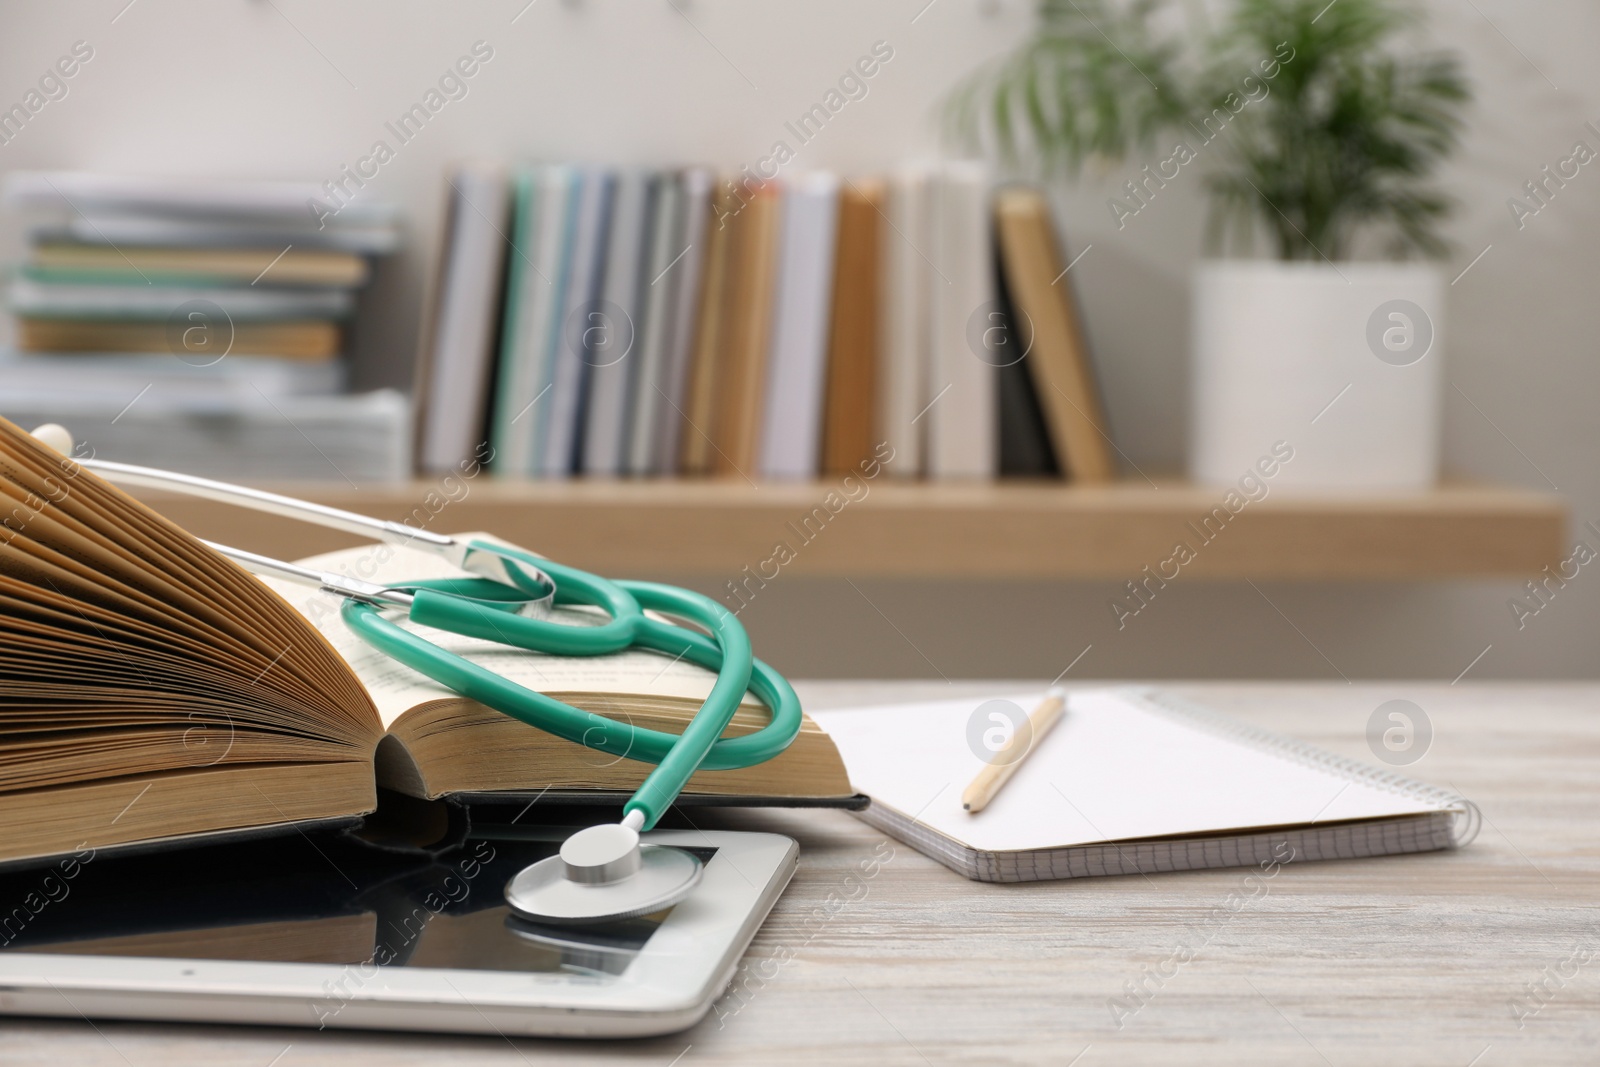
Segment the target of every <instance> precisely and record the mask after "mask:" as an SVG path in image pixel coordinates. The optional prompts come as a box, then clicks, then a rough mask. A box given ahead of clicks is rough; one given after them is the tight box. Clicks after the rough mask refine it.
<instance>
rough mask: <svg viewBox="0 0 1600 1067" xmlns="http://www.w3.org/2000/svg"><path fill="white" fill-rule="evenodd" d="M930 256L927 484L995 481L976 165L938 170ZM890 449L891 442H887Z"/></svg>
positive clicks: (983, 228) (983, 209)
mask: <svg viewBox="0 0 1600 1067" xmlns="http://www.w3.org/2000/svg"><path fill="white" fill-rule="evenodd" d="M931 199H932V205H931V206H932V216H933V221H932V227H931V229H932V235H931V236H932V240H931V242H930V247H931V251H930V252H929V256H930V257H931V258H932V261H933V270H934V272H935V274H936V275H937V280H938V282H939V283H941V284H937V285H934V286H933V308H932V312H931V314H930V316H929V317H930V320H931V323H932V343H931V345H930V347H931V349H932V353H931V359H930V361H929V365H930V367H931V375H930V377H929V379H928V387H929V389H930V391H931V393H932V395H931V396H930V397H929V398H928V401H927V405H928V406H927V408H926V415H925V417H926V418H927V420H928V462H927V469H928V477H930V478H933V479H936V480H947V479H956V480H968V479H992V478H993V477H994V476H995V474H996V472H997V469H998V462H997V461H998V459H999V456H998V452H999V437H998V427H997V418H998V413H997V411H996V378H997V375H996V368H995V366H994V364H993V363H991V362H990V361H989V357H988V354H987V352H986V351H985V350H984V349H983V347H982V345H981V343H979V342H978V341H977V340H975V338H974V336H973V335H974V320H975V319H977V320H978V321H979V325H978V327H977V332H978V335H979V337H981V332H982V329H983V327H982V325H981V323H982V316H984V315H985V314H987V313H988V311H990V310H991V309H992V308H993V306H994V285H993V274H992V267H991V262H992V261H991V259H990V255H991V253H990V237H989V235H990V225H991V224H990V216H989V188H988V176H987V174H986V173H985V171H984V169H983V167H982V165H981V164H978V163H967V162H951V163H944V164H942V165H941V166H940V167H939V169H938V171H937V172H936V173H935V175H934V178H933V189H932V198H931ZM891 443H892V442H891Z"/></svg>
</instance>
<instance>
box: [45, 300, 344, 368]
mask: <svg viewBox="0 0 1600 1067" xmlns="http://www.w3.org/2000/svg"><path fill="white" fill-rule="evenodd" d="M191 330H199V331H206V332H210V333H211V334H212V335H213V336H212V337H211V338H210V339H209V340H208V341H207V343H206V345H205V347H214V348H215V349H216V354H215V357H214V362H213V359H211V358H207V356H208V355H210V354H209V353H206V352H205V351H204V350H203V349H200V350H196V349H197V348H199V343H198V342H197V340H196V336H195V334H194V333H189V336H188V337H187V338H186V337H183V336H182V335H183V334H184V333H185V332H187V331H191ZM175 333H176V334H177V335H178V336H177V337H176V338H175V337H174V334H175ZM342 337H343V331H342V330H341V329H340V327H339V325H338V323H335V322H324V321H318V320H315V319H313V320H309V321H295V320H288V321H267V322H251V321H249V320H239V321H231V320H220V321H219V320H217V319H216V318H215V316H214V315H212V316H206V315H204V314H203V313H202V315H201V316H200V317H199V318H197V319H193V320H189V323H188V324H187V325H186V324H183V323H180V324H178V325H177V326H176V327H174V326H173V325H172V324H170V323H167V322H161V321H144V322H138V321H128V320H111V321H108V322H96V321H91V320H84V319H55V318H49V319H45V318H25V319H18V320H17V347H18V348H21V349H23V350H24V351H27V352H39V353H51V354H52V355H54V356H66V355H69V354H70V356H71V358H70V359H63V360H61V362H62V363H63V364H65V365H66V366H69V367H71V366H80V367H81V366H82V365H83V362H82V358H81V354H84V353H106V352H151V353H154V352H161V353H165V354H166V355H167V358H168V359H171V358H172V356H173V355H174V354H176V353H177V352H184V354H185V355H188V354H189V353H190V352H192V353H193V356H192V358H191V359H190V360H188V361H185V360H184V359H179V360H176V361H175V362H179V363H184V362H187V363H188V365H191V366H201V365H206V364H210V365H220V364H221V363H222V361H223V357H224V356H226V357H228V358H233V359H238V358H249V357H251V356H267V357H276V358H278V359H292V360H298V361H300V362H302V363H329V362H332V361H333V360H334V359H335V358H337V357H338V355H339V349H340V344H341V338H342Z"/></svg>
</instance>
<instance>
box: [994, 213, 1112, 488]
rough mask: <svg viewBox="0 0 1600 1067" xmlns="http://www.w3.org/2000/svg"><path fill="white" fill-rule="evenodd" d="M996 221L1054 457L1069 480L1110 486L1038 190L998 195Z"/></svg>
mask: <svg viewBox="0 0 1600 1067" xmlns="http://www.w3.org/2000/svg"><path fill="white" fill-rule="evenodd" d="M995 214H996V220H997V227H998V231H999V239H1000V251H1001V255H1000V262H1001V264H1002V270H1003V271H1004V274H1005V281H1006V287H1007V290H1008V291H1009V292H1010V294H1011V299H1012V302H1013V305H1014V306H1015V308H1016V311H1017V316H1018V318H1019V319H1022V318H1025V319H1026V320H1027V323H1028V327H1029V328H1028V333H1029V335H1030V337H1029V339H1030V340H1031V342H1032V348H1031V350H1030V351H1029V353H1028V359H1027V367H1028V371H1029V373H1030V374H1031V376H1032V379H1033V384H1034V387H1035V391H1036V392H1037V395H1038V399H1039V404H1040V406H1041V408H1042V409H1043V411H1044V414H1045V422H1046V425H1047V426H1048V428H1049V432H1050V438H1051V442H1052V444H1053V446H1054V450H1055V455H1056V457H1057V458H1058V459H1059V460H1060V461H1061V464H1062V466H1063V467H1064V468H1065V469H1066V471H1067V473H1068V474H1069V475H1070V476H1071V478H1072V479H1073V480H1074V481H1077V482H1084V483H1088V484H1098V483H1103V482H1109V481H1111V480H1112V479H1114V478H1115V477H1116V472H1117V464H1116V457H1115V456H1113V455H1112V449H1111V435H1110V429H1109V426H1108V425H1107V423H1106V417H1105V411H1104V407H1103V405H1102V404H1101V402H1100V393H1099V390H1098V388H1097V387H1096V385H1095V377H1094V368H1093V366H1092V364H1091V362H1090V359H1089V349H1088V345H1087V344H1086V342H1085V339H1084V333H1083V326H1082V323H1081V322H1080V321H1079V316H1078V308H1077V299H1076V297H1075V295H1074V293H1073V289H1072V279H1071V278H1070V277H1069V276H1068V273H1067V265H1066V263H1065V262H1063V260H1062V257H1061V253H1060V248H1059V245H1058V244H1057V241H1056V234H1055V227H1054V226H1053V225H1052V223H1051V220H1050V207H1049V204H1048V202H1047V201H1046V200H1045V198H1044V194H1043V193H1041V192H1040V191H1039V190H1037V189H1030V188H1026V187H1016V188H1009V189H1002V190H1001V191H1000V193H999V195H998V196H997V198H996V205H995Z"/></svg>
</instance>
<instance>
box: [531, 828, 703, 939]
mask: <svg viewBox="0 0 1600 1067" xmlns="http://www.w3.org/2000/svg"><path fill="white" fill-rule="evenodd" d="M704 869H705V868H704V867H702V866H701V863H700V860H699V859H698V858H697V857H696V856H694V855H692V854H691V853H688V852H684V851H683V850H682V849H676V848H670V847H666V846H662V845H641V844H640V843H639V834H638V831H636V830H634V829H633V828H632V827H630V826H624V825H620V824H617V823H609V824H602V825H600V826H591V827H589V828H588V829H587V830H580V831H579V832H578V833H575V834H573V835H572V836H571V837H569V838H567V840H566V841H565V842H564V843H563V844H562V846H561V852H560V854H559V855H555V856H551V857H550V858H549V859H544V860H540V861H539V862H538V863H535V864H533V865H532V866H530V867H527V868H524V869H523V871H522V872H521V873H520V874H518V875H517V876H516V877H515V878H513V879H511V881H510V883H509V884H507V885H506V890H505V895H506V903H507V904H509V905H510V906H511V910H512V911H514V912H516V913H517V914H518V915H519V916H521V917H522V918H524V919H530V920H532V921H534V922H541V923H550V924H552V925H557V926H578V925H582V924H585V923H603V922H619V921H621V920H623V919H633V918H637V917H638V916H640V915H649V914H650V913H651V912H656V911H660V910H661V909H663V908H668V907H671V906H672V905H674V904H676V903H678V902H679V901H681V900H683V899H684V898H685V897H687V896H688V895H689V893H690V892H691V891H693V889H694V887H695V886H696V885H698V884H699V883H700V875H701V873H702V872H703V871H704Z"/></svg>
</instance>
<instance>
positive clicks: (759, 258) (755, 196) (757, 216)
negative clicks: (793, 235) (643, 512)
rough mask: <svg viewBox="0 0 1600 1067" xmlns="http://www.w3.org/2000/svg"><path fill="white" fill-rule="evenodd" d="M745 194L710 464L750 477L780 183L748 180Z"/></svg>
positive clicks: (768, 339) (761, 399)
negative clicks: (759, 183) (762, 182)
mask: <svg viewBox="0 0 1600 1067" xmlns="http://www.w3.org/2000/svg"><path fill="white" fill-rule="evenodd" d="M745 195H746V196H748V198H749V199H748V200H746V201H744V202H743V203H742V204H741V206H740V207H739V209H738V215H737V216H736V218H735V219H734V222H733V244H732V245H731V246H730V253H731V255H730V258H729V261H728V266H729V279H728V280H729V282H730V285H729V289H728V294H727V300H728V319H727V322H726V324H725V326H724V331H725V333H724V342H723V349H724V351H723V354H722V358H721V360H720V361H719V362H720V368H719V372H718V375H717V380H716V400H715V406H714V407H715V409H714V411H713V413H712V430H711V436H712V440H713V442H714V445H713V449H712V451H713V453H714V454H713V456H712V459H711V469H712V472H713V473H714V474H720V475H723V476H728V477H735V476H737V477H749V476H750V475H751V473H753V472H754V471H755V469H756V463H757V460H758V459H759V452H758V450H759V448H760V436H759V435H760V431H761V422H762V419H763V417H764V416H765V415H766V411H765V408H766V377H767V359H768V353H769V350H770V345H771V343H772V303H773V297H774V296H775V293H774V283H775V281H776V275H777V266H778V256H777V253H778V242H779V235H780V233H781V228H782V225H783V189H782V187H781V186H780V185H779V184H778V183H776V182H767V183H765V184H762V185H757V186H749V185H747V186H746V189H745Z"/></svg>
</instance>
